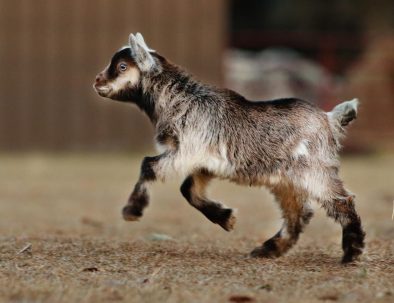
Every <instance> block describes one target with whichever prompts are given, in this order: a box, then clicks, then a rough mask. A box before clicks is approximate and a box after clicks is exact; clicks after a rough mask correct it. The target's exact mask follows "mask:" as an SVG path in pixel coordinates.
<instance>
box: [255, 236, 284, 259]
mask: <svg viewBox="0 0 394 303" xmlns="http://www.w3.org/2000/svg"><path fill="white" fill-rule="evenodd" d="M281 255H282V253H281V252H280V251H279V249H278V246H277V244H276V242H275V239H269V240H267V241H265V242H264V244H263V246H259V247H256V248H255V249H253V250H252V252H251V253H250V256H251V257H253V258H277V257H280V256H281Z"/></svg>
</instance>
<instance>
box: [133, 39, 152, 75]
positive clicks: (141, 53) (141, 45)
mask: <svg viewBox="0 0 394 303" xmlns="http://www.w3.org/2000/svg"><path fill="white" fill-rule="evenodd" d="M129 44H130V49H131V56H132V57H133V59H134V60H135V62H136V64H137V66H138V68H139V69H140V70H141V71H144V72H147V71H150V70H152V69H154V67H155V64H156V63H155V60H154V59H153V57H152V55H151V54H150V53H149V52H150V51H152V50H151V49H149V48H148V46H147V45H146V43H145V41H144V38H143V37H142V35H141V34H140V33H138V34H137V35H136V36H134V35H133V34H130V36H129Z"/></svg>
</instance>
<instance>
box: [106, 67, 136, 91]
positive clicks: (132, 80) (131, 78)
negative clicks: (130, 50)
mask: <svg viewBox="0 0 394 303" xmlns="http://www.w3.org/2000/svg"><path fill="white" fill-rule="evenodd" d="M139 81H140V72H139V71H138V69H137V68H135V67H131V68H130V67H129V69H128V70H126V71H125V72H124V73H121V74H120V75H119V76H118V77H116V79H114V80H113V81H112V82H110V83H109V84H108V85H109V86H110V87H111V88H112V92H113V93H116V92H118V91H119V90H122V89H124V88H126V87H133V86H135V85H136V84H137V83H138V82H139Z"/></svg>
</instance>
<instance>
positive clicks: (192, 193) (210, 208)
mask: <svg viewBox="0 0 394 303" xmlns="http://www.w3.org/2000/svg"><path fill="white" fill-rule="evenodd" d="M212 178H213V176H212V175H211V174H209V173H206V172H198V173H195V174H192V175H190V176H188V177H187V178H186V179H185V181H184V182H183V184H182V186H181V192H182V195H183V196H184V197H185V199H186V200H187V201H188V202H189V203H190V204H191V205H192V206H193V207H195V208H196V209H198V210H199V211H201V212H202V213H203V214H204V216H205V217H207V218H208V219H209V220H210V221H212V222H213V223H215V224H219V225H220V226H221V227H223V229H225V230H227V231H231V230H232V229H233V228H234V224H235V221H236V218H235V216H234V210H233V209H231V208H226V207H224V206H223V205H222V204H220V203H218V202H213V201H211V200H209V199H207V198H206V197H205V189H206V187H207V185H208V183H209V181H210V180H211V179H212Z"/></svg>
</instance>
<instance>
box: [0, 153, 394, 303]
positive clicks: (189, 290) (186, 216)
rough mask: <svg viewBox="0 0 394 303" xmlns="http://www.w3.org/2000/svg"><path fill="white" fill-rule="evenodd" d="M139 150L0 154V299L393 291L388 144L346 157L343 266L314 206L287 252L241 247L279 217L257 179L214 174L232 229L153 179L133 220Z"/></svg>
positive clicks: (339, 296) (328, 297)
mask: <svg viewBox="0 0 394 303" xmlns="http://www.w3.org/2000/svg"><path fill="white" fill-rule="evenodd" d="M141 158H142V156H134V157H132V156H129V155H119V154H113V155H94V156H91V155H88V154H86V155H57V156H55V155H14V156H10V155H0V302H112V301H114V302H116V301H118V302H149V303H152V302H324V301H327V302H328V301H331V302H335V301H337V302H358V303H359V302H394V221H392V219H391V215H392V209H393V200H394V172H393V168H394V155H377V156H373V157H371V156H369V157H356V158H345V159H344V160H343V166H342V176H343V178H344V180H345V182H346V184H347V186H348V188H350V189H351V190H352V191H353V192H355V193H356V194H357V202H356V203H357V204H356V205H357V209H358V211H359V213H360V215H361V217H362V220H363V223H364V227H365V230H366V232H367V247H366V252H365V254H364V255H363V257H362V259H361V261H360V262H358V263H357V264H354V265H349V266H342V265H341V264H340V258H341V254H342V252H341V248H340V240H341V230H340V227H339V226H338V225H337V224H335V223H334V222H333V221H331V220H330V219H328V218H327V217H326V216H325V214H324V211H323V210H322V209H320V208H319V206H317V205H316V206H315V208H316V215H315V217H314V218H313V219H312V222H311V224H310V225H309V226H308V228H307V229H306V231H305V233H304V234H303V235H302V236H301V239H300V241H299V242H298V244H297V245H296V246H295V247H294V249H293V250H291V252H289V253H288V254H287V255H286V256H284V257H282V258H279V259H274V260H267V259H251V258H249V257H248V253H249V252H250V251H251V250H252V249H253V248H254V247H255V246H257V245H259V244H260V243H261V242H262V241H264V240H265V239H267V238H269V237H270V236H272V235H273V234H274V233H275V232H276V231H277V230H278V229H279V226H280V224H281V220H280V214H279V212H278V209H277V207H276V205H275V203H274V202H273V198H272V196H271V195H270V194H269V193H268V192H267V191H266V190H264V189H256V188H243V187H239V186H236V185H232V184H229V183H226V182H214V183H213V184H212V186H211V195H212V196H213V197H214V198H215V199H217V200H219V201H223V202H225V203H226V204H227V205H229V206H231V207H235V208H238V221H237V224H236V229H235V231H233V232H230V233H227V232H225V231H224V230H222V229H221V228H220V227H219V226H218V225H214V224H212V223H210V222H208V220H207V219H205V218H204V217H203V216H202V215H201V214H200V213H199V212H198V211H196V210H195V209H193V208H192V207H191V206H189V205H188V204H187V202H186V201H185V200H184V199H183V198H182V197H181V195H180V193H179V185H180V182H181V180H175V181H172V182H168V183H166V184H164V185H163V184H156V185H154V186H153V188H152V192H153V194H152V199H151V205H150V207H149V208H148V209H147V210H146V212H145V215H144V217H143V218H142V220H141V221H140V222H124V221H123V220H122V219H121V216H120V211H121V208H122V206H123V205H124V203H125V201H126V199H127V197H128V194H129V192H130V190H131V188H132V186H133V182H134V181H135V180H136V179H137V175H138V168H139V161H140V159H141Z"/></svg>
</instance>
